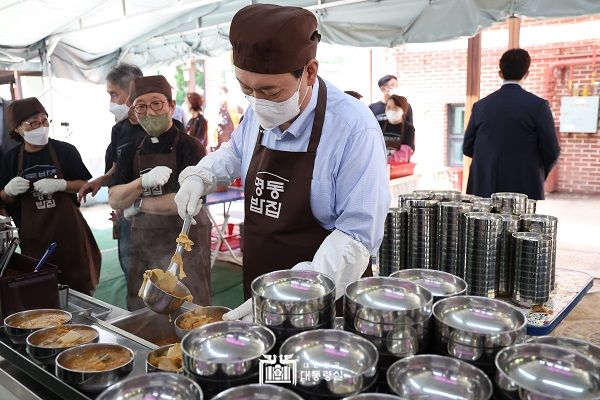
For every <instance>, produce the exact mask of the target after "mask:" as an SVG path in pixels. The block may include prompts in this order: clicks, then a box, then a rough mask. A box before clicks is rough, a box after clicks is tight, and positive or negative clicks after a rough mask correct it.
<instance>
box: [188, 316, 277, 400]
mask: <svg viewBox="0 0 600 400" xmlns="http://www.w3.org/2000/svg"><path fill="white" fill-rule="evenodd" d="M274 345H275V335H274V334H273V333H272V332H271V331H270V330H269V329H267V328H265V327H264V326H262V325H258V324H253V323H249V322H242V321H223V322H214V323H212V324H208V325H204V326H202V327H200V328H197V329H194V330H192V331H191V332H190V333H188V334H187V335H186V336H185V337H184V338H183V340H182V341H181V352H182V356H183V357H182V358H183V368H184V371H185V374H186V375H187V376H188V377H190V378H192V379H193V380H194V381H195V382H196V383H198V384H199V385H200V387H201V388H202V390H203V392H204V394H205V395H206V396H207V398H211V397H213V396H215V395H217V394H219V393H220V392H222V391H223V390H225V389H229V388H231V387H236V386H241V385H247V384H252V383H258V378H259V364H260V362H259V359H260V358H262V356H263V355H264V354H267V353H269V352H270V351H271V350H272V349H273V346H274Z"/></svg>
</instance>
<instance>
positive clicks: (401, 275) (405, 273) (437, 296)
mask: <svg viewBox="0 0 600 400" xmlns="http://www.w3.org/2000/svg"><path fill="white" fill-rule="evenodd" d="M391 277H392V278H398V279H404V280H407V281H411V282H414V283H416V284H418V285H420V286H423V287H424V288H425V289H427V291H428V292H430V293H431V294H432V295H433V302H434V303H435V302H437V301H438V300H441V299H443V298H446V297H451V296H459V295H462V294H465V293H466V291H467V283H466V282H465V281H464V280H463V279H461V278H459V277H458V276H456V275H452V274H449V273H447V272H443V271H436V270H432V269H417V268H414V269H405V270H402V271H398V272H394V273H393V274H392V275H391Z"/></svg>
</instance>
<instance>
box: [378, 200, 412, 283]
mask: <svg viewBox="0 0 600 400" xmlns="http://www.w3.org/2000/svg"><path fill="white" fill-rule="evenodd" d="M407 224H408V212H407V209H406V208H390V210H389V211H388V214H387V217H386V219H385V228H384V231H383V241H382V242H381V247H379V275H382V276H388V275H390V274H391V273H392V272H395V271H399V270H402V269H406V233H407V231H408V226H407Z"/></svg>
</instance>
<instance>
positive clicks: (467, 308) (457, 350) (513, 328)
mask: <svg viewBox="0 0 600 400" xmlns="http://www.w3.org/2000/svg"><path fill="white" fill-rule="evenodd" d="M433 315H434V317H435V320H436V331H437V333H438V334H439V336H440V338H439V339H438V341H437V342H438V345H439V346H440V349H438V350H441V351H442V352H443V353H444V354H447V355H450V356H453V357H456V358H459V359H462V360H466V361H476V360H479V359H481V358H482V356H484V355H485V356H486V357H487V359H488V362H490V363H491V362H493V357H494V356H495V354H496V353H497V351H499V350H500V349H502V348H504V347H507V346H512V345H513V344H516V343H521V342H523V341H524V340H525V333H526V330H527V318H526V317H525V314H524V313H523V312H522V311H521V310H519V309H517V308H515V307H513V306H511V305H509V304H507V303H505V302H503V301H500V300H495V299H488V298H486V297H477V296H455V297H448V298H446V299H443V300H440V301H438V302H437V303H436V304H435V305H434V306H433Z"/></svg>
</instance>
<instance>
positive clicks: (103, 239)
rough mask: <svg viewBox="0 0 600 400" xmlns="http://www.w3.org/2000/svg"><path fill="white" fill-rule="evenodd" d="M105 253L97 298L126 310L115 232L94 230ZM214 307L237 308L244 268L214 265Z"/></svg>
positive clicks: (103, 254)
mask: <svg viewBox="0 0 600 400" xmlns="http://www.w3.org/2000/svg"><path fill="white" fill-rule="evenodd" d="M93 233H94V237H95V238H96V242H97V243H98V246H99V247H100V251H101V252H102V271H101V273H100V283H99V284H98V287H96V293H95V297H96V298H97V299H100V300H102V301H105V302H107V303H109V304H112V305H114V306H116V307H120V308H123V309H126V308H127V306H126V304H125V294H126V293H127V288H126V286H125V276H124V275H123V271H122V270H121V265H120V264H119V257H118V251H117V241H116V240H114V239H113V238H112V229H103V230H93ZM211 287H212V304H214V305H220V306H225V307H230V308H234V307H237V306H238V305H240V304H241V303H242V302H243V300H244V293H243V288H242V268H241V267H240V266H238V265H235V264H232V263H228V262H224V261H219V260H217V261H216V262H215V266H214V267H213V269H212V274H211Z"/></svg>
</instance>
